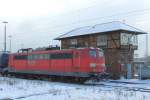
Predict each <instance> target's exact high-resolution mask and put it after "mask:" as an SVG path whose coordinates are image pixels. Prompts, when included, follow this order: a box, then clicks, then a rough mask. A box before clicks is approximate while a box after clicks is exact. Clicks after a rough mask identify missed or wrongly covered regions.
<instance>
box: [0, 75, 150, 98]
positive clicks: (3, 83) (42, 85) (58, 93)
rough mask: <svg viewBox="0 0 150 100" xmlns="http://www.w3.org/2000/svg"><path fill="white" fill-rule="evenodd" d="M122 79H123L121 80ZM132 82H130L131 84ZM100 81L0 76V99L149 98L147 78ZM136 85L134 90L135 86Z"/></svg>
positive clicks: (149, 84)
mask: <svg viewBox="0 0 150 100" xmlns="http://www.w3.org/2000/svg"><path fill="white" fill-rule="evenodd" d="M122 81H124V83H122ZM133 83H134V84H133ZM100 84H102V85H97V86H92V85H91V86H90V85H76V84H67V83H57V82H47V81H36V80H25V79H16V78H6V77H0V100H4V99H5V100H6V98H9V99H10V100H11V99H12V100H149V99H150V92H147V91H138V89H143V88H144V89H147V90H149V89H150V81H149V80H146V81H139V80H121V82H120V80H118V81H117V82H116V81H108V82H101V83H100ZM136 89H137V90H136Z"/></svg>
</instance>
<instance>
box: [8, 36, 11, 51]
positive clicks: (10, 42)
mask: <svg viewBox="0 0 150 100" xmlns="http://www.w3.org/2000/svg"><path fill="white" fill-rule="evenodd" d="M8 38H9V51H10V52H11V39H12V35H9V36H8Z"/></svg>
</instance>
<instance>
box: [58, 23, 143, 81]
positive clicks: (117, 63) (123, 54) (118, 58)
mask: <svg viewBox="0 0 150 100" xmlns="http://www.w3.org/2000/svg"><path fill="white" fill-rule="evenodd" d="M139 34H146V33H145V32H144V31H142V30H140V29H137V28H135V27H132V26H130V25H127V24H125V23H122V22H119V21H114V22H109V23H103V24H98V25H95V26H87V27H81V28H77V29H74V30H72V31H70V32H68V33H66V34H63V35H61V36H59V37H58V38H56V40H60V41H61V48H62V49H69V48H82V47H98V48H102V49H103V50H104V55H105V62H106V67H107V72H109V73H110V74H111V76H112V77H113V78H115V79H116V78H120V77H121V76H124V77H125V78H132V76H133V74H134V73H132V72H134V71H132V63H133V55H134V51H135V50H137V49H138V38H137V35H139Z"/></svg>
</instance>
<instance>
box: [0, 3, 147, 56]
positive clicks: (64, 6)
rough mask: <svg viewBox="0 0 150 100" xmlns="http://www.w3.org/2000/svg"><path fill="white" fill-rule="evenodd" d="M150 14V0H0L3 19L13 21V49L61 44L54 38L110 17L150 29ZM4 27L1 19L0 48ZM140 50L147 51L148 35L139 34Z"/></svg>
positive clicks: (143, 52)
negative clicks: (146, 36)
mask: <svg viewBox="0 0 150 100" xmlns="http://www.w3.org/2000/svg"><path fill="white" fill-rule="evenodd" d="M149 16H150V0H0V21H1V22H2V21H8V22H9V23H8V25H7V36H8V35H12V49H13V51H16V50H18V49H19V48H21V47H22V46H23V47H33V48H36V47H39V46H41V47H42V46H48V45H49V44H58V43H59V42H58V41H54V40H53V39H54V38H56V37H58V36H59V35H61V34H64V33H66V32H68V31H70V30H72V29H74V28H78V27H83V26H89V25H95V24H100V23H103V22H110V21H123V20H125V23H127V24H129V25H132V26H134V27H137V28H139V29H142V30H143V31H146V32H149V31H150V29H149V27H150V19H149ZM3 29H4V25H3V24H2V23H1V24H0V50H2V49H3V37H4V35H3V33H4V30H3ZM149 37H150V36H149ZM149 39H150V38H149ZM7 46H9V43H8V45H7ZM149 47H150V46H149ZM8 49H9V48H8ZM136 53H138V54H140V56H143V55H145V35H141V36H139V50H138V51H137V52H136Z"/></svg>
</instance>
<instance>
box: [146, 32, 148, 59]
mask: <svg viewBox="0 0 150 100" xmlns="http://www.w3.org/2000/svg"><path fill="white" fill-rule="evenodd" d="M147 56H148V34H146V57H147Z"/></svg>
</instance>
